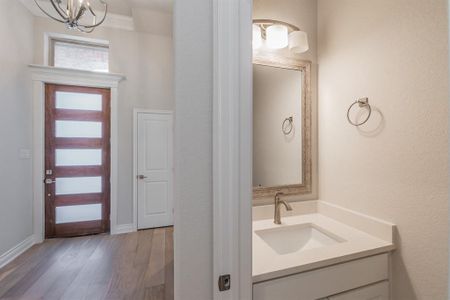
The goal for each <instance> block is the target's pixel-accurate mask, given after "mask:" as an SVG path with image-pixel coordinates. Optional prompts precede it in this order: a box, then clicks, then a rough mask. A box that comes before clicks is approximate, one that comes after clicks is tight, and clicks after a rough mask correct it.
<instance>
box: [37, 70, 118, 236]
mask: <svg viewBox="0 0 450 300" xmlns="http://www.w3.org/2000/svg"><path fill="white" fill-rule="evenodd" d="M29 68H30V70H31V79H32V82H33V101H32V118H33V122H32V124H33V131H32V136H33V151H32V152H33V155H32V159H33V173H32V177H33V235H34V242H35V243H41V242H42V241H44V238H45V234H44V233H45V230H44V226H45V222H44V220H45V209H44V207H45V206H44V205H45V187H44V175H45V140H44V137H45V84H47V83H51V84H61V85H74V86H85V87H97V88H109V89H110V90H111V100H110V101H111V117H110V118H111V120H110V122H111V150H110V151H111V152H110V156H111V170H110V172H111V173H110V176H111V178H110V180H111V195H110V203H111V208H110V209H111V211H110V222H111V223H110V231H111V234H114V233H115V232H116V231H117V229H116V228H117V187H118V141H117V140H118V126H117V118H118V117H117V112H118V110H117V103H118V88H119V83H120V82H121V81H122V80H124V79H125V76H123V75H120V74H113V73H99V72H90V71H80V70H70V69H63V68H55V67H48V66H39V65H30V66H29Z"/></svg>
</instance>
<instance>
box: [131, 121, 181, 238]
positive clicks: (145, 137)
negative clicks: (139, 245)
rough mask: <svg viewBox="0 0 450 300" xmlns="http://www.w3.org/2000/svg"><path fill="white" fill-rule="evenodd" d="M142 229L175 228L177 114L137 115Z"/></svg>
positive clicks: (139, 207) (138, 208)
mask: <svg viewBox="0 0 450 300" xmlns="http://www.w3.org/2000/svg"><path fill="white" fill-rule="evenodd" d="M137 219H138V222H137V224H138V229H145V228H155V227H163V226H172V225H173V114H172V113H167V112H161V113H158V112H138V113H137Z"/></svg>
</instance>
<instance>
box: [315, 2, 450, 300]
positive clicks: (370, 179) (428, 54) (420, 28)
mask: <svg viewBox="0 0 450 300" xmlns="http://www.w3.org/2000/svg"><path fill="white" fill-rule="evenodd" d="M447 25H448V24H447V1H445V0H432V1H431V0H427V1H424V0H396V1H391V0H378V1H359V0H339V1H336V0H319V74H320V75H319V124H320V132H319V145H320V151H319V153H320V155H319V161H320V169H319V174H320V181H319V184H320V191H319V193H320V199H321V200H325V201H330V202H333V203H336V204H339V205H342V206H345V207H349V208H351V209H354V210H357V211H361V212H363V213H366V214H369V215H371V216H375V217H379V218H382V219H385V220H387V221H391V222H393V223H395V224H397V225H398V236H399V238H398V241H397V242H398V250H397V251H396V252H395V254H394V256H393V264H392V270H393V299H394V300H414V299H424V300H430V299H433V300H434V299H436V300H444V299H447V283H448V281H447V268H448V266H447V265H448V252H447V251H448V249H447V248H448V247H447V244H448V166H447V165H448V96H449V95H448V52H447V51H448V46H447V45H448V29H447ZM364 96H368V97H369V98H370V101H371V104H372V105H373V106H374V107H375V108H377V109H379V111H380V112H381V113H382V115H383V117H381V114H380V113H379V112H377V111H375V113H374V115H373V117H372V118H371V121H370V123H369V124H368V125H367V126H364V127H362V128H361V130H360V131H358V130H357V129H356V128H355V127H353V126H351V125H349V124H348V123H347V120H346V110H347V108H348V106H349V105H350V104H351V103H352V101H354V100H355V99H357V98H358V97H364Z"/></svg>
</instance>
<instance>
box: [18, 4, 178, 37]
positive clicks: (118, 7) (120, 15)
mask: <svg viewBox="0 0 450 300" xmlns="http://www.w3.org/2000/svg"><path fill="white" fill-rule="evenodd" d="M20 1H21V2H22V3H23V4H24V5H25V7H27V8H28V9H29V10H30V11H31V12H32V13H33V14H34V15H36V16H39V17H45V15H44V14H43V13H42V12H41V11H40V10H39V9H38V8H37V6H36V4H35V3H34V0H20ZM66 1H67V0H62V2H63V3H66ZM105 1H106V2H107V3H108V12H109V14H108V18H107V19H106V21H105V23H104V24H103V26H105V27H113V28H120V29H125V30H133V31H141V32H148V33H153V34H162V35H171V34H172V11H173V9H172V8H173V1H174V0H105ZM38 2H39V3H41V6H42V7H44V8H46V10H48V11H52V9H53V8H52V7H51V4H50V2H49V0H38ZM90 4H91V5H92V7H93V8H94V10H98V11H100V12H101V11H103V5H102V4H101V2H100V0H90Z"/></svg>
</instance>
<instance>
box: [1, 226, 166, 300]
mask: <svg viewBox="0 0 450 300" xmlns="http://www.w3.org/2000/svg"><path fill="white" fill-rule="evenodd" d="M0 299H1V300H16V299H17V300H19V299H20V300H22V299H23V300H35V299H43V300H57V299H58V300H59V299H65V300H82V299H86V300H103V299H105V300H115V299H117V300H119V299H136V300H140V299H151V300H173V228H172V227H168V228H157V229H150V230H142V231H138V232H135V233H128V234H121V235H114V236H111V235H96V236H87V237H78V238H70V239H53V240H47V241H45V242H44V243H42V244H40V245H35V246H33V247H32V248H31V249H29V250H28V251H26V252H25V253H24V254H22V255H21V256H19V257H18V258H17V259H15V260H14V261H13V262H11V263H10V264H8V265H7V266H5V267H3V268H2V269H0Z"/></svg>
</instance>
